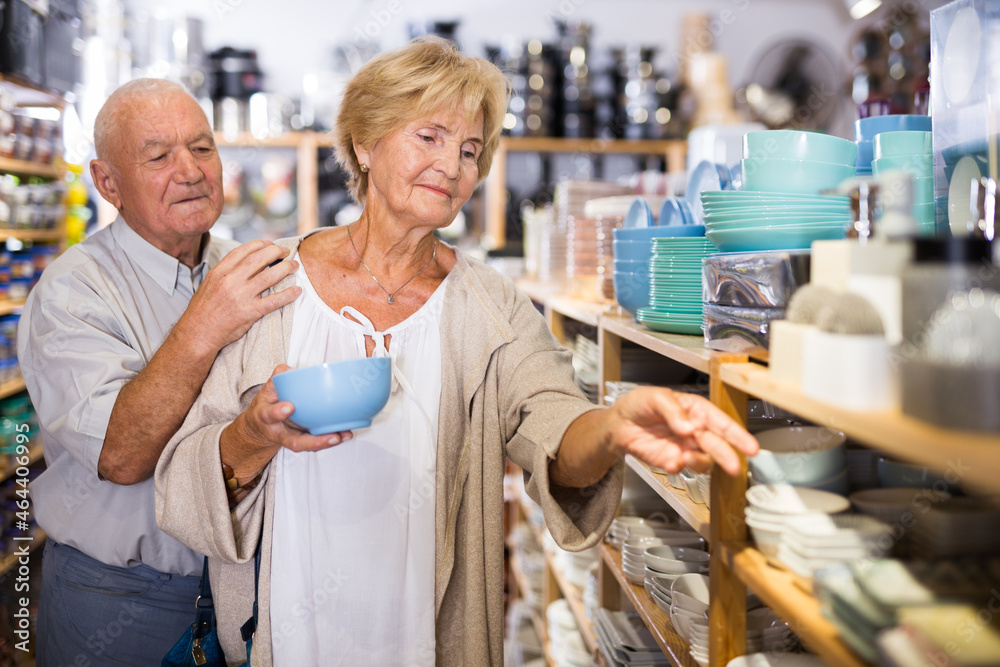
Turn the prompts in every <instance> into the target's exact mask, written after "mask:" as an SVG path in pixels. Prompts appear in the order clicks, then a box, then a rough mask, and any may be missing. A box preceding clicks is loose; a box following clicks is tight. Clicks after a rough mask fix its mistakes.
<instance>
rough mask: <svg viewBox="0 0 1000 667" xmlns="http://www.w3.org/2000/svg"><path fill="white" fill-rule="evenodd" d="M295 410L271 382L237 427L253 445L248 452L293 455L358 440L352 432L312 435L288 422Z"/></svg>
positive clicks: (284, 368) (280, 369)
mask: <svg viewBox="0 0 1000 667" xmlns="http://www.w3.org/2000/svg"><path fill="white" fill-rule="evenodd" d="M287 370H291V367H290V366H288V365H286V364H278V366H276V367H275V369H274V372H272V373H271V378H274V376H275V375H277V374H278V373H283V372H285V371H287ZM294 409H295V406H293V405H292V404H291V403H289V402H288V401H279V400H278V393H277V391H275V389H274V381H273V379H271V380H268V381H267V384H265V385H264V386H263V387H261V389H260V391H258V392H257V395H256V396H254V399H253V401H252V402H251V403H250V407H248V408H247V409H246V410H244V411H243V412H242V413H241V414H240V416H239V417H237V418H236V421H234V422H233V427H235V428H237V429H238V432H239V434H240V436H241V439H242V440H243V442H244V444H245V445H249V447H248V449H258V450H267V449H271V450H273V451H275V452H276V451H277V450H278V449H279V448H281V447H285V448H286V449H290V450H292V451H293V452H314V451H318V450H321V449H327V448H328V447H333V446H334V445H339V444H340V443H341V442H344V441H345V440H350V439H351V438H352V437H354V433H353V432H352V431H340V432H338V433H327V434H324V435H310V434H309V432H308V431H304V430H302V429H301V428H299V427H298V426H296V425H295V424H294V423H292V422H290V421H289V420H288V418H289V417H290V416H291V415H292V412H293V411H294ZM272 455H273V454H272ZM234 468H235V466H234Z"/></svg>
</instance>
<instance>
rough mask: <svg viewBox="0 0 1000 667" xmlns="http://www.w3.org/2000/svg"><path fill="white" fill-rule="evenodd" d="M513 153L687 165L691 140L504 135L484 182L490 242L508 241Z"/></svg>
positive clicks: (495, 245) (494, 245) (501, 244)
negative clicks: (657, 159) (654, 159)
mask: <svg viewBox="0 0 1000 667" xmlns="http://www.w3.org/2000/svg"><path fill="white" fill-rule="evenodd" d="M510 153H545V154H553V153H579V154H582V155H656V156H662V157H664V158H665V159H666V162H667V167H668V169H673V168H683V167H684V161H685V159H686V156H687V142H686V141H683V140H678V139H667V140H653V139H635V140H630V139H562V138H556V137H502V138H501V139H500V146H499V147H498V148H497V152H496V154H495V155H494V157H493V166H492V168H491V169H490V175H489V178H487V179H486V183H485V185H484V195H485V204H486V224H485V230H484V232H485V236H486V237H487V239H488V242H487V243H486V245H488V246H489V247H491V248H502V247H504V246H505V245H506V244H507V231H506V218H507V203H508V202H507V157H508V155H509V154H510Z"/></svg>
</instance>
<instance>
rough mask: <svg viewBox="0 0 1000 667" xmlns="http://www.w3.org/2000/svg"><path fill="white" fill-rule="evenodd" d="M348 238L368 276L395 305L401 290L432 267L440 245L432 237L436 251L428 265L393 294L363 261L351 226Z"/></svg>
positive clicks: (348, 230)
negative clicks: (352, 234)
mask: <svg viewBox="0 0 1000 667" xmlns="http://www.w3.org/2000/svg"><path fill="white" fill-rule="evenodd" d="M347 238H349V239H350V240H351V247H352V248H354V254H355V255H357V256H358V261H359V262H361V266H363V267H365V271H367V272H368V275H370V276H371V277H372V280H374V281H375V284H376V285H378V286H379V288H380V289H381V290H382V291H383V292H385V295H386V296H387V297H389V298H388V301H389V303H395V302H396V300H395V298H394V297H395V296H396V294H397V293H398V292H399V290H401V289H403V288H404V287H406V286H407V285H409V284H410V282H412V281H413V279H414V278H416V277H417V276H419V275H420V274H421V273H423V272H424V269H426V268H427V267H428V266H430V265H431V262H433V261H434V258H435V257H437V251H438V243H437V238H436V237H432V238H434V250H432V251H431V258H430V259H429V260H427V263H426V264H424V265H423V266H421V267H420V270H419V271H417V272H416V273H414V274H413V275H412V276H410V279H409V280H407V281H406V282H405V283H403V284H402V285H400V286H399V287H397V288H396V289H395V290H393V291H392V292H390V291H389V290H387V289H386V288H385V287H384V286H383V285H382V283H380V282H379V281H378V278H376V277H375V274H374V273H372V270H371V269H369V268H368V265H367V264H365V260H363V259H362V258H361V253H360V252H358V247H357V246H356V245H354V237H353V236H351V226H350V225H347Z"/></svg>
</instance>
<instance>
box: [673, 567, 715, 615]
mask: <svg viewBox="0 0 1000 667" xmlns="http://www.w3.org/2000/svg"><path fill="white" fill-rule="evenodd" d="M670 593H671V595H673V594H674V593H681V594H683V595H685V596H688V597H690V598H692V599H693V600H696V601H698V602H700V603H702V604H704V605H705V606H706V607H707V606H708V603H709V586H708V577H707V576H705V575H704V574H696V573H691V574H682V575H681V576H679V577H677V578H676V579H674V583H673V584H672V585H671V586H670Z"/></svg>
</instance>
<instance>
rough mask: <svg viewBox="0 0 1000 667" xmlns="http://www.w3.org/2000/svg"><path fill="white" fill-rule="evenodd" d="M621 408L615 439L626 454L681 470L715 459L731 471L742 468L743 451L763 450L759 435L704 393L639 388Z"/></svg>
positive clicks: (619, 404)
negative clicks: (739, 422) (717, 405)
mask: <svg viewBox="0 0 1000 667" xmlns="http://www.w3.org/2000/svg"><path fill="white" fill-rule="evenodd" d="M611 410H612V411H613V412H615V413H616V414H615V417H616V418H617V419H616V421H615V427H614V428H613V430H612V441H613V443H614V445H615V447H616V448H617V449H618V451H619V452H620V454H622V455H624V454H632V455H633V456H635V457H636V458H637V459H640V460H642V461H644V462H645V463H647V464H649V465H652V466H656V467H659V468H663V469H665V470H669V471H670V472H677V471H679V470H680V469H681V468H683V467H685V466H687V467H690V468H691V469H692V470H695V471H699V472H703V471H706V470H708V468H710V467H711V464H712V461H713V460H714V461H715V462H716V463H718V464H719V466H721V467H722V468H723V469H724V470H725V471H726V472H728V473H729V474H731V475H735V474H738V473H739V471H740V459H739V455H738V453H737V452H742V453H743V454H746V455H747V456H753V455H754V454H756V453H757V450H758V445H757V440H756V439H755V438H754V437H753V436H752V435H750V434H749V433H748V432H747V431H746V430H745V429H744V428H743V427H742V426H740V425H739V424H738V423H736V422H735V421H734V420H733V419H732V418H730V417H729V416H728V415H726V414H725V413H724V412H722V410H720V409H719V408H718V407H716V406H715V405H713V404H712V403H711V402H709V401H708V400H706V399H705V398H703V397H701V396H697V395H694V394H686V393H681V392H674V391H671V390H669V389H664V388H662V387H639V388H637V389H634V390H632V391H630V392H629V393H628V394H626V395H624V396H622V397H621V398H619V399H618V400H617V401H615V403H614V405H613V406H612V407H611Z"/></svg>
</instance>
